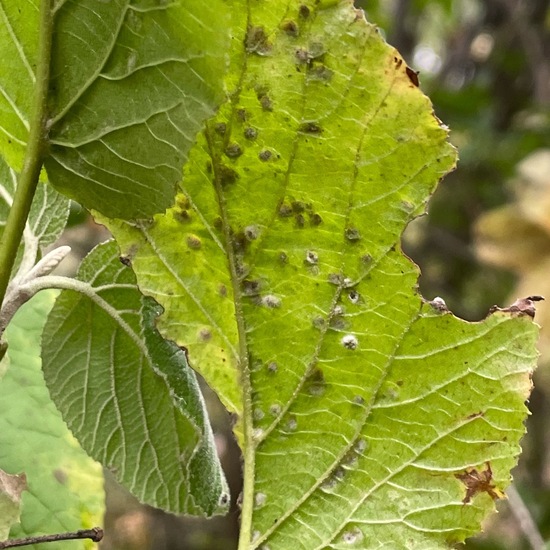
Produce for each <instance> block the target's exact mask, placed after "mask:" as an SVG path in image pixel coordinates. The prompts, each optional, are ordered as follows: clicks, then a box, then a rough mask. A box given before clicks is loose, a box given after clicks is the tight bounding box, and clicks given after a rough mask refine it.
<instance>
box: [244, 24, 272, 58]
mask: <svg viewBox="0 0 550 550" xmlns="http://www.w3.org/2000/svg"><path fill="white" fill-rule="evenodd" d="M245 48H246V51H247V52H249V53H256V54H258V55H267V54H268V53H269V52H270V50H271V44H270V43H269V41H268V39H267V34H266V32H265V29H264V28H263V27H253V26H251V27H248V31H247V33H246V38H245Z"/></svg>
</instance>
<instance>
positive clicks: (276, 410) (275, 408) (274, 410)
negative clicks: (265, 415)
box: [269, 403, 282, 416]
mask: <svg viewBox="0 0 550 550" xmlns="http://www.w3.org/2000/svg"><path fill="white" fill-rule="evenodd" d="M281 410H282V409H281V405H278V404H277V403H274V404H273V405H271V406H270V407H269V414H271V415H273V416H279V415H280V414H281Z"/></svg>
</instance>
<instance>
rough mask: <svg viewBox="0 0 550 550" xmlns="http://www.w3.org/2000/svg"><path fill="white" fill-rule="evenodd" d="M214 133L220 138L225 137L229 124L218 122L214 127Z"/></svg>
mask: <svg viewBox="0 0 550 550" xmlns="http://www.w3.org/2000/svg"><path fill="white" fill-rule="evenodd" d="M214 131H215V132H216V133H217V134H219V135H220V136H223V135H225V132H226V131H227V124H226V123H225V122H218V123H217V124H216V125H215V126H214Z"/></svg>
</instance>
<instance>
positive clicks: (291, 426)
mask: <svg viewBox="0 0 550 550" xmlns="http://www.w3.org/2000/svg"><path fill="white" fill-rule="evenodd" d="M286 427H287V428H288V429H289V430H290V431H291V432H293V431H294V430H295V429H296V428H297V427H298V422H297V421H296V419H295V418H291V419H290V420H289V421H288V422H287V424H286Z"/></svg>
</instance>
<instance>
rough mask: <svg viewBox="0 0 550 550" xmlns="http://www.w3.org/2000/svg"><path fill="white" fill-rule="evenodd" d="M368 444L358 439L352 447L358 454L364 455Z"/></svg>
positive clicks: (364, 440)
mask: <svg viewBox="0 0 550 550" xmlns="http://www.w3.org/2000/svg"><path fill="white" fill-rule="evenodd" d="M367 447H368V443H367V440H366V439H363V438H361V439H358V440H357V442H356V443H355V445H354V449H355V451H356V452H358V453H364V452H365V451H366V450H367Z"/></svg>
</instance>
